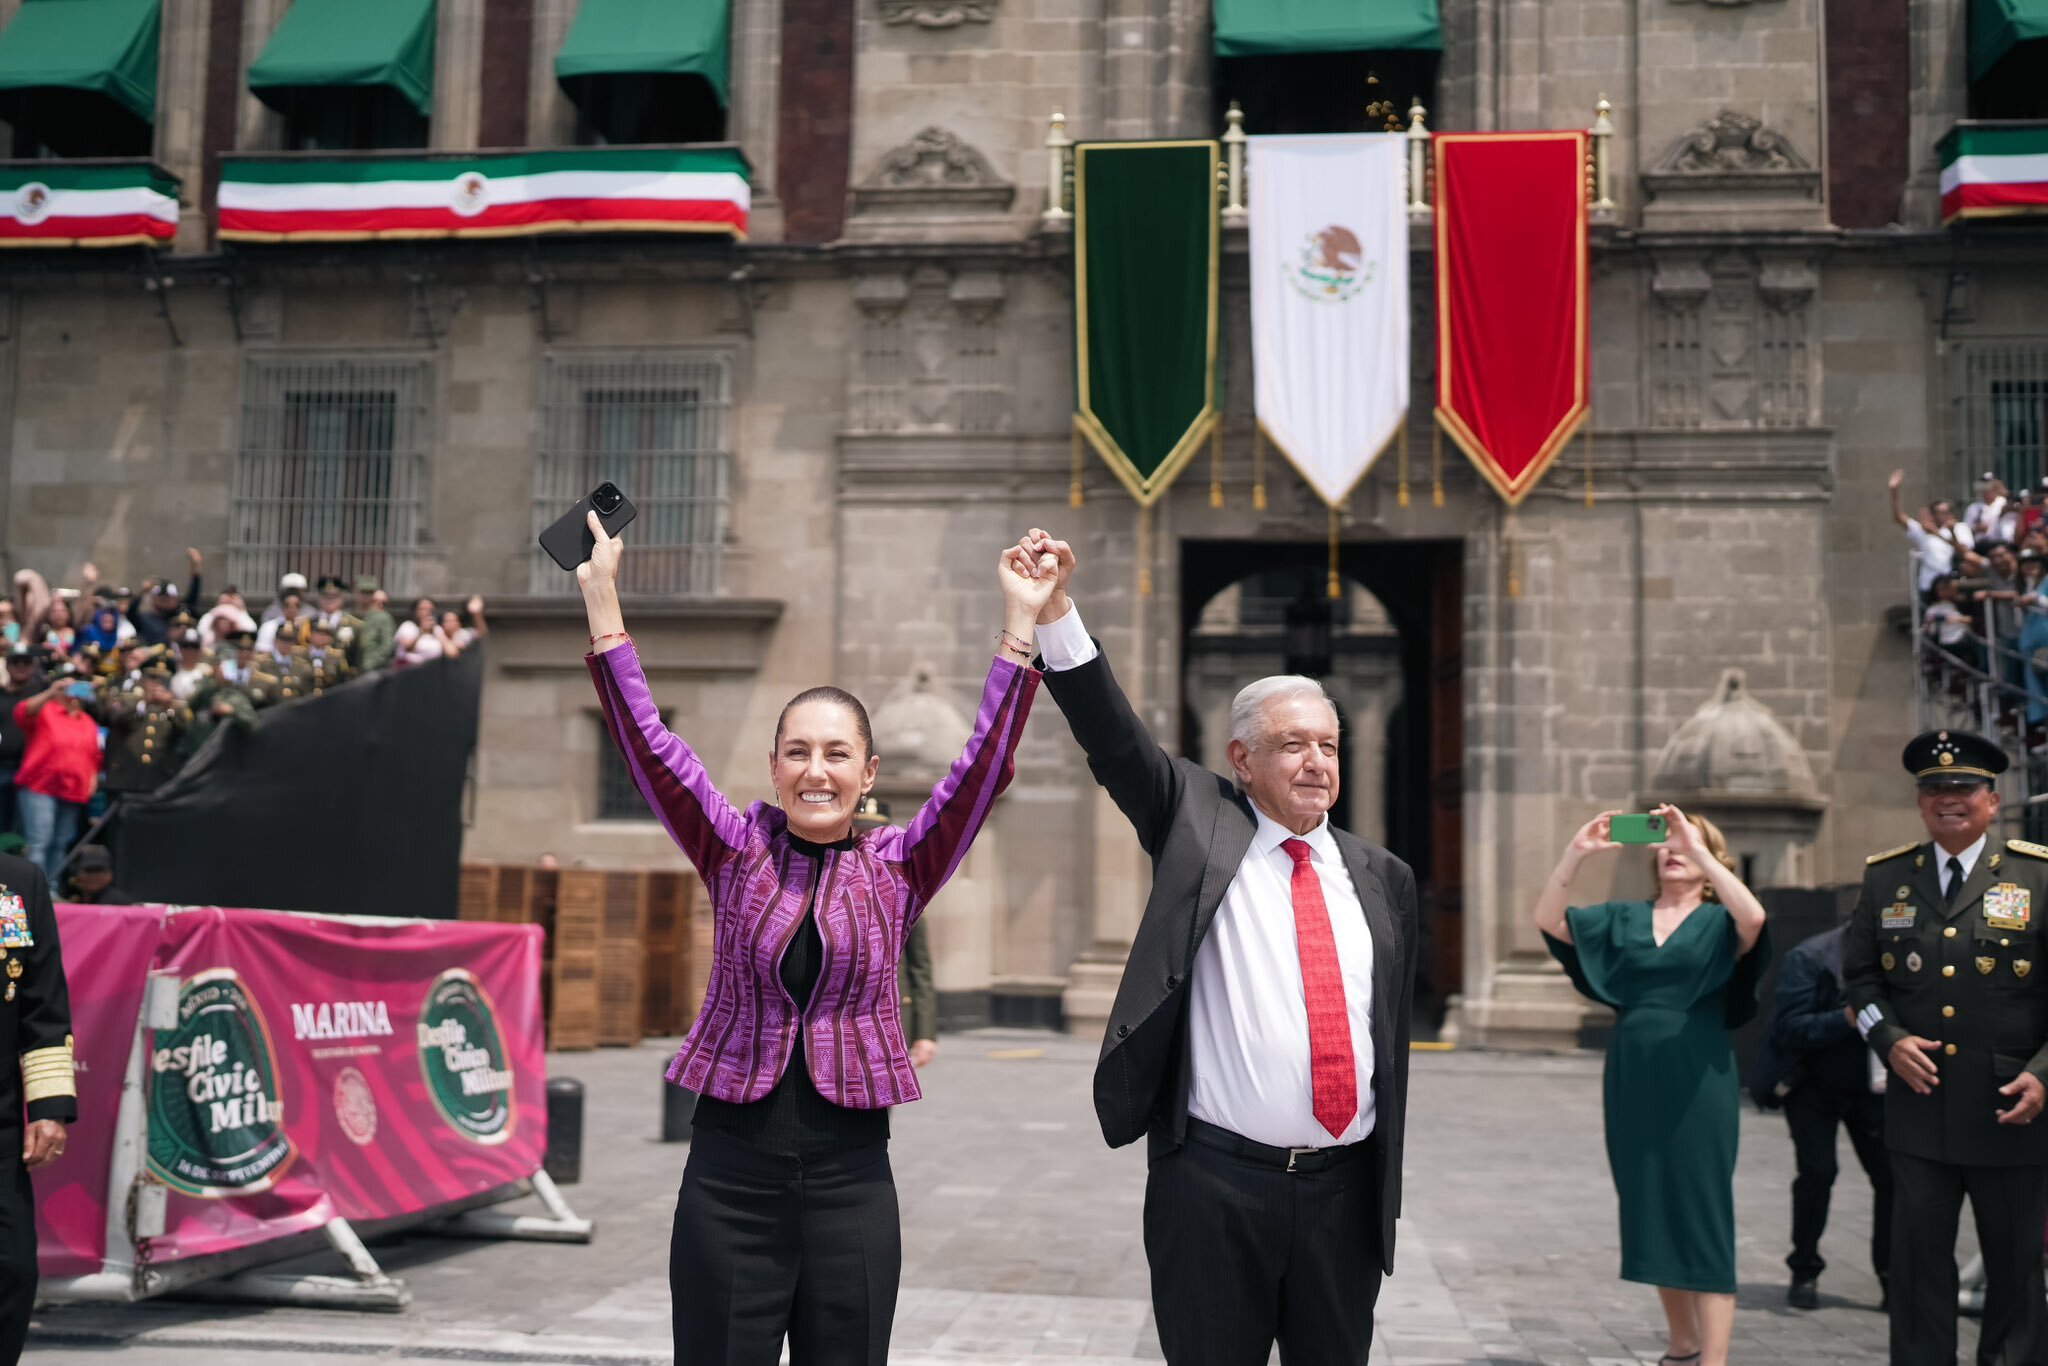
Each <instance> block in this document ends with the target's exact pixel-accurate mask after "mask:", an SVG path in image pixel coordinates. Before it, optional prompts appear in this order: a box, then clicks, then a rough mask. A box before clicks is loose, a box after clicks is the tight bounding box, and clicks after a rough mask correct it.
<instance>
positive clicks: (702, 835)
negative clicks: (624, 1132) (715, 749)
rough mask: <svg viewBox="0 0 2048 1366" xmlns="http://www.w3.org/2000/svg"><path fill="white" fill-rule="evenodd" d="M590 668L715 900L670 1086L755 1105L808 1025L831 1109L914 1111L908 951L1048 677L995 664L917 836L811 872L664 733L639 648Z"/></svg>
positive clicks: (648, 789) (894, 835)
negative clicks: (798, 960) (807, 921)
mask: <svg viewBox="0 0 2048 1366" xmlns="http://www.w3.org/2000/svg"><path fill="white" fill-rule="evenodd" d="M589 664H590V677H591V679H592V681H593V682H595V683H596V684H597V692H598V696H599V697H600V698H601V699H602V700H603V703H604V715H605V725H606V726H607V728H609V729H610V731H611V734H612V739H613V740H614V741H616V742H617V743H618V746H619V749H620V751H621V752H622V753H623V754H624V755H625V758H626V766H627V768H628V769H629V770H630V771H631V773H632V775H633V781H634V783H635V784H636V785H638V787H639V789H640V792H641V795H642V796H644V797H646V798H647V804H648V805H649V806H650V807H652V808H653V810H654V813H655V815H656V816H657V817H659V818H660V820H661V823H662V825H663V826H665V827H666V828H667V830H668V832H669V835H670V836H671V837H672V838H673V839H674V840H675V842H676V844H677V846H678V847H680V848H681V849H682V851H683V853H684V854H685V855H686V856H687V857H688V858H689V860H690V862H691V863H692V864H694V865H695V866H696V869H697V871H698V873H699V874H700V875H701V876H702V877H703V879H704V887H705V890H706V892H707V893H708V894H709V895H710V897H711V904H712V908H713V927H712V959H711V979H710V983H709V985H708V986H707V987H706V989H705V992H704V1007H703V1009H702V1010H700V1011H699V1012H698V1013H697V1022H696V1023H695V1024H694V1025H692V1026H691V1027H690V1033H689V1036H688V1037H687V1038H685V1039H684V1040H683V1047H682V1051H681V1052H679V1053H677V1054H676V1058H675V1061H674V1062H672V1063H670V1064H669V1069H668V1079H669V1080H670V1081H673V1082H677V1083H679V1084H681V1085H683V1086H687V1087H689V1088H690V1089H691V1090H692V1091H696V1092H698V1093H700V1094H702V1095H707V1096H715V1097H717V1098H718V1099H719V1100H724V1101H732V1102H736V1103H743V1102H747V1101H756V1100H760V1099H761V1098H762V1097H763V1096H766V1095H767V1094H768V1093H769V1091H771V1090H773V1089H774V1087H775V1083H776V1082H777V1081H778V1080H780V1079H781V1077H782V1072H783V1069H784V1068H786V1067H788V1066H789V1059H790V1055H791V1052H792V1050H793V1049H794V1048H795V1047H796V1031H797V1029H798V1027H799V1025H801V1027H802V1028H803V1029H805V1030H806V1031H807V1033H806V1035H805V1042H806V1045H807V1046H806V1050H805V1051H806V1054H807V1056H808V1057H809V1059H810V1070H811V1080H812V1081H813V1082H814V1083H816V1085H817V1088H818V1091H819V1094H821V1095H823V1096H824V1097H825V1098H826V1099H827V1100H830V1101H832V1102H834V1103H835V1104H839V1105H844V1106H846V1107H848V1108H849V1109H855V1110H873V1109H879V1108H880V1107H882V1106H885V1105H900V1104H902V1103H904V1102H905V1101H912V1100H916V1099H917V1098H918V1097H919V1095H920V1094H922V1093H921V1092H920V1091H919V1090H918V1085H917V1069H916V1068H915V1067H913V1066H912V1065H911V1062H910V1049H909V1047H908V1045H906V1044H905V1042H904V1039H903V1023H902V1018H901V1014H900V1003H899V998H898V995H897V989H896V970H897V964H898V963H899V962H900V961H901V959H902V957H903V941H904V938H905V937H906V936H907V935H908V934H909V933H910V927H911V925H912V924H913V923H914V922H915V921H916V920H917V917H918V916H919V915H920V914H921V913H922V912H923V910H924V908H925V906H926V905H927V904H929V903H930V901H931V899H932V897H933V895H934V894H936V893H937V892H938V890H939V888H941V887H943V886H945V885H946V879H948V878H950V877H951V876H952V875H953V871H954V869H956V868H958V867H959V866H960V860H961V859H962V858H964V857H965V856H966V853H967V846H968V845H970V844H972V843H973V842H974V836H975V834H976V833H977V832H979V831H980V829H981V826H982V822H983V821H985V820H987V819H988V813H989V809H990V807H992V806H993V805H994V804H995V799H996V796H997V795H998V794H999V793H1001V792H1002V790H1003V789H1004V788H1006V787H1008V786H1009V785H1010V778H1011V776H1012V774H1013V773H1014V771H1015V763H1016V755H1017V743H1018V741H1019V739H1021V738H1022V736H1023V733H1024V718H1025V717H1026V716H1027V715H1028V714H1029V713H1030V711H1031V698H1032V695H1033V694H1034V693H1035V692H1036V691H1037V689H1038V674H1037V673H1036V672H1035V671H1033V670H1030V669H1025V668H1021V667H1019V666H1018V665H1016V664H1013V663H1011V662H1009V661H1007V660H1002V659H998V660H996V661H994V663H993V664H992V665H991V666H990V668H989V672H988V683H987V685H986V686H984V687H983V689H982V693H981V710H980V711H979V712H978V713H977V714H976V715H975V718H974V735H973V738H971V739H970V740H968V742H967V749H966V752H965V753H963V754H962V755H961V756H960V758H959V759H958V760H956V761H955V762H954V764H953V768H952V771H951V772H950V773H948V774H947V775H946V777H945V779H944V780H943V781H942V782H940V784H939V785H938V786H937V787H936V788H934V789H932V795H931V800H929V801H927V802H926V803H925V804H924V806H923V807H922V808H921V809H920V810H919V811H918V813H917V815H916V817H915V818H914V819H913V820H912V821H911V822H910V824H909V826H908V827H907V828H905V829H898V828H896V827H894V826H888V827H885V828H883V829H880V830H868V831H864V832H862V833H861V834H860V836H859V838H858V840H857V842H856V844H855V847H854V848H853V849H852V850H850V851H848V852H845V853H840V852H828V853H827V854H826V855H825V857H824V859H823V860H822V861H821V862H820V863H818V864H816V865H813V863H812V861H811V860H810V859H807V858H802V857H797V856H794V855H793V854H792V851H791V849H790V843H789V834H788V831H787V829H786V824H787V818H786V817H785V816H784V814H783V813H782V811H781V810H780V809H778V808H776V807H773V806H770V805H769V804H768V803H766V802H755V803H754V804H753V805H752V806H749V807H748V808H747V809H746V810H745V811H744V812H740V811H736V810H734V809H733V806H732V804H731V803H730V802H728V801H726V799H725V798H724V797H723V796H721V795H720V794H719V791H718V789H717V788H716V787H714V786H712V783H711V778H710V775H709V774H707V773H706V772H705V771H704V765H703V764H702V763H700V762H699V761H698V759H697V755H696V753H695V752H694V751H692V750H691V749H690V747H689V746H688V745H686V744H684V743H683V742H682V741H681V740H680V739H678V738H677V737H676V736H675V735H673V734H671V733H670V732H669V730H668V729H667V728H666V727H665V726H663V725H662V724H661V717H660V714H659V713H657V712H656V711H655V708H654V699H653V697H652V696H651V695H650V693H649V692H648V688H647V676H646V674H645V673H643V672H642V671H641V668H640V657H639V655H638V654H636V653H635V652H634V649H633V646H632V645H631V644H630V643H628V644H625V645H622V646H620V647H618V648H617V649H613V650H608V651H606V652H605V653H603V654H599V655H592V656H590V657H589ZM814 866H815V868H816V871H817V876H818V877H819V878H820V879H821V881H822V886H820V888H819V890H818V900H817V919H818V933H819V936H820V938H821V939H823V941H824V950H825V951H824V963H823V967H822V969H821V971H820V973H819V976H818V986H817V990H816V992H815V993H814V994H813V995H812V997H811V1002H810V1006H809V1009H808V1010H807V1011H806V1010H804V1009H803V1008H801V1007H799V1006H798V1004H797V1003H796V1002H795V1001H794V1000H792V999H791V998H790V995H789V993H788V992H787V991H786V990H785V989H784V988H783V985H782V977H781V964H782V955H783V953H784V951H785V950H786V949H787V948H788V947H789V943H790V941H791V940H792V939H793V938H795V936H796V931H797V926H798V924H799V922H800V921H801V919H802V917H803V911H804V905H805V903H806V901H807V900H808V899H809V894H810V883H811V876H812V872H813V868H814Z"/></svg>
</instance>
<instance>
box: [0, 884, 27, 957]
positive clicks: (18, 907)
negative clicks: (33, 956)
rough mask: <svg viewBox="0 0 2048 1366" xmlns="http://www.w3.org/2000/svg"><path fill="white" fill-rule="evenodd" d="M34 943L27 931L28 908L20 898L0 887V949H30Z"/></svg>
mask: <svg viewBox="0 0 2048 1366" xmlns="http://www.w3.org/2000/svg"><path fill="white" fill-rule="evenodd" d="M35 943H36V940H35V936H34V935H32V934H30V933H29V929H28V908H27V907H26V906H24V905H22V904H21V898H20V897H18V896H16V895H15V894H14V893H12V892H10V891H8V890H7V889H6V888H5V887H0V949H31V948H34V947H35Z"/></svg>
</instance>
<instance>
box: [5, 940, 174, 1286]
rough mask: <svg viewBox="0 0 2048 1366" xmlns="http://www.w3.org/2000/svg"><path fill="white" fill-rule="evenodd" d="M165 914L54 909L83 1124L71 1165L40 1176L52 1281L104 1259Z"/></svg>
mask: <svg viewBox="0 0 2048 1366" xmlns="http://www.w3.org/2000/svg"><path fill="white" fill-rule="evenodd" d="M164 917H165V911H164V909H163V908H162V907H161V906H69V905H64V904H62V903H59V904H58V906H57V940H58V942H59V943H60V944H62V945H63V946H64V962H65V964H66V969H67V970H66V973H65V978H66V985H68V986H69V987H70V989H71V1035H72V1039H73V1051H74V1054H75V1056H76V1057H77V1060H78V1114H79V1122H78V1123H77V1124H74V1125H72V1126H71V1132H70V1134H69V1135H68V1136H67V1138H66V1139H65V1152H64V1160H63V1161H61V1162H58V1163H56V1164H54V1165H52V1166H48V1167H44V1168H43V1169H41V1170H40V1171H38V1172H36V1173H35V1174H34V1178H33V1179H34V1181H35V1187H36V1240H37V1248H38V1255H37V1258H36V1264H37V1265H38V1266H39V1267H41V1268H42V1273H43V1275H45V1276H85V1275H90V1274H91V1273H93V1272H95V1271H98V1270H99V1269H100V1263H101V1261H102V1260H103V1259H104V1258H105V1257H106V1252H107V1164H108V1163H109V1162H111V1161H112V1160H113V1156H114V1116H115V1114H116V1113H117V1112H118V1111H119V1109H120V1106H121V1080H122V1078H123V1077H124V1076H125V1075H126V1074H127V1071H128V1053H129V1050H130V1048H131V1047H133V1045H134V1040H135V1017H136V1015H137V1014H138V1013H140V1011H141V1010H142V991H143V988H144V987H145V986H146V985H147V984H148V982H149V963H150V959H151V958H152V957H154V956H155V954H156V950H157V945H158V943H160V942H161V940H162V935H163V923H164Z"/></svg>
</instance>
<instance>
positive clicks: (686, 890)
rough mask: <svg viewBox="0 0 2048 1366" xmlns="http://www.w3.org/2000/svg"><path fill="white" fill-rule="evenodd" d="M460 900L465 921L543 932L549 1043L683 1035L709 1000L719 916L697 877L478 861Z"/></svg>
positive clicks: (465, 874)
mask: <svg viewBox="0 0 2048 1366" xmlns="http://www.w3.org/2000/svg"><path fill="white" fill-rule="evenodd" d="M458 897H459V908H458V913H459V914H460V916H461V918H462V919H464V920H493V921H500V922H504V923H509V924H536V925H540V926H541V927H542V928H543V929H544V930H545V932H546V940H545V942H546V949H545V957H544V960H543V966H542V979H541V1001H542V1009H543V1010H544V1011H545V1012H546V1018H547V1027H548V1047H549V1048H552V1049H557V1050H563V1049H568V1050H574V1049H586V1048H596V1047H598V1046H599V1045H606V1044H610V1045H617V1044H634V1043H638V1042H639V1041H640V1040H641V1039H643V1038H650V1037H660V1036H669V1035H676V1034H681V1033H683V1032H684V1031H685V1030H687V1029H688V1028H689V1027H690V1023H691V1022H692V1021H693V1020H695V1019H696V1017H697V1011H698V1009H699V1007H701V1006H702V1005H703V1002H704V982H705V979H706V977H707V976H708V975H709V972H710V965H711V915H710V908H709V905H708V902H707V901H706V898H705V897H704V896H703V895H702V884H701V883H699V882H698V880H697V876H696V874H695V873H691V872H669V871H659V872H652V871H633V872H600V871H597V870H594V869H587V868H567V869H561V870H555V869H543V868H533V867H527V866H524V865H518V864H490V863H470V864H464V865H463V868H462V874H461V881H460V887H459V893H458Z"/></svg>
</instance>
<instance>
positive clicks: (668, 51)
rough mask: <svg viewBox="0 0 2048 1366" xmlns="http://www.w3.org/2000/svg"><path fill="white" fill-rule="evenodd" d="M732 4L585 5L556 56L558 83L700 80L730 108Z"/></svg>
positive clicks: (706, 0) (690, 0) (662, 0)
mask: <svg viewBox="0 0 2048 1366" xmlns="http://www.w3.org/2000/svg"><path fill="white" fill-rule="evenodd" d="M731 30H732V16H731V13H730V5H729V3H728V0H583V3H582V5H581V6H580V7H579V8H578V9H577V11H576V22H575V23H574V24H572V25H570V27H569V36H568V37H567V38H565V39H564V40H563V41H562V50H561V51H560V52H558V53H556V54H555V79H557V80H559V81H560V82H561V83H562V86H563V88H564V89H566V90H568V91H569V94H570V96H571V98H574V97H575V94H576V90H575V87H574V85H573V84H572V82H575V81H577V80H580V79H582V78H585V77H593V76H597V77H602V76H701V77H703V78H704V81H705V82H706V83H707V84H708V85H710V87H711V91H712V93H713V94H714V95H716V96H717V97H718V104H719V107H720V108H730V107H731V106H730V88H731V81H730V78H729V76H728V69H729V66H730V61H729V58H728V56H727V53H728V51H729V49H730V47H731Z"/></svg>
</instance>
